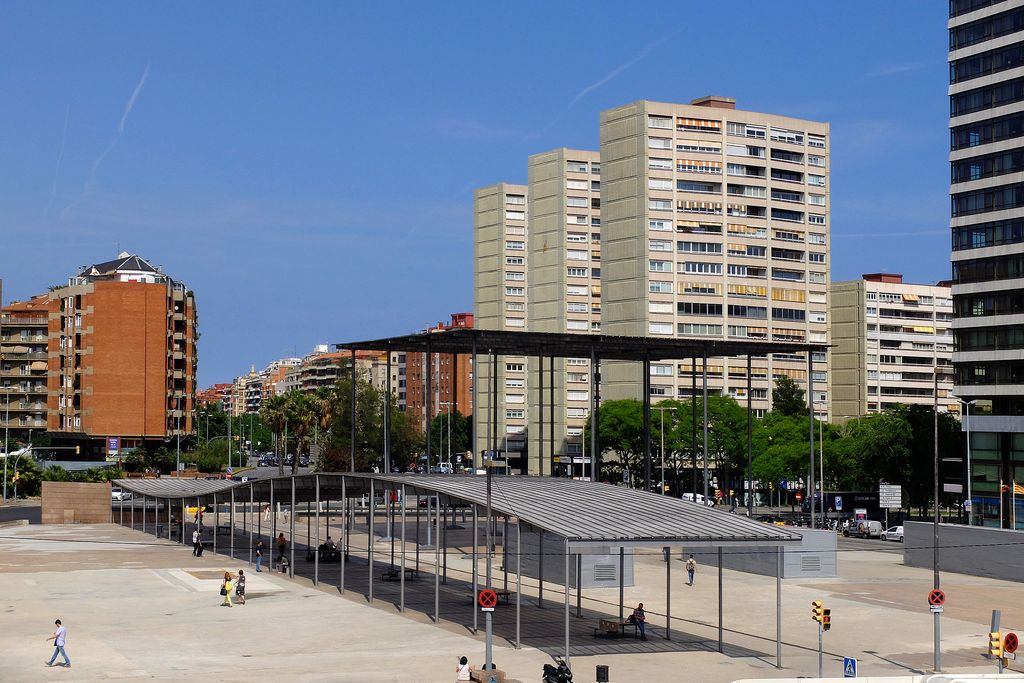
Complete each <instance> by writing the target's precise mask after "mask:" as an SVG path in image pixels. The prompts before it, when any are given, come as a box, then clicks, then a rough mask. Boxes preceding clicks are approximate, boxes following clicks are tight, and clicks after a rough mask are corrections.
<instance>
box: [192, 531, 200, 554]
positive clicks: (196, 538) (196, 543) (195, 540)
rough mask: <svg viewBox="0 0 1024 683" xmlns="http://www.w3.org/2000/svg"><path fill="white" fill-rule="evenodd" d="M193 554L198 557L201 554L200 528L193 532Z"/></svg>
mask: <svg viewBox="0 0 1024 683" xmlns="http://www.w3.org/2000/svg"><path fill="white" fill-rule="evenodd" d="M192 554H193V555H198V554H199V528H198V527H196V530H195V531H193V532H192Z"/></svg>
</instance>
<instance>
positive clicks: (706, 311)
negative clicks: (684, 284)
mask: <svg viewBox="0 0 1024 683" xmlns="http://www.w3.org/2000/svg"><path fill="white" fill-rule="evenodd" d="M676 309H677V310H678V311H679V315H714V316H720V315H722V304H707V303H700V302H694V301H680V302H678V303H677V304H676Z"/></svg>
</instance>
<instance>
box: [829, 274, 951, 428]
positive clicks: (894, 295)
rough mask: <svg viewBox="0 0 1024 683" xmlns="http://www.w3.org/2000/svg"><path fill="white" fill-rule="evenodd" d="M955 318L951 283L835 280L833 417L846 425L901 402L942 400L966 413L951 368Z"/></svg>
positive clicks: (877, 277)
mask: <svg viewBox="0 0 1024 683" xmlns="http://www.w3.org/2000/svg"><path fill="white" fill-rule="evenodd" d="M952 318H953V300H952V298H951V296H950V287H949V283H948V282H946V283H939V284H937V285H918V284H910V283H905V282H903V276H902V275H898V274H894V273H893V274H890V273H875V274H870V275H865V276H864V277H863V278H862V279H860V280H849V281H846V282H833V283H832V287H831V292H830V294H829V327H830V328H831V339H832V344H833V348H832V351H831V358H830V362H829V395H830V396H831V399H832V417H833V419H834V420H836V421H837V422H845V421H846V420H848V419H850V418H855V417H861V416H863V415H867V414H869V413H878V412H881V411H883V410H885V409H886V408H889V407H892V406H894V405H896V404H898V403H902V404H907V405H911V404H920V405H926V406H928V407H931V406H933V405H935V404H936V397H937V398H938V401H937V405H938V406H939V409H940V410H942V411H944V412H946V411H948V412H952V413H959V410H960V406H959V403H958V402H957V400H956V399H955V398H954V397H953V396H952V393H951V390H952V388H953V376H952V374H951V373H950V371H949V368H950V363H951V362H952V358H953V337H952V330H951V329H950V326H951V324H952V323H951V320H952ZM936 380H937V382H938V384H937V386H936ZM936 389H937V390H938V393H937V394H936Z"/></svg>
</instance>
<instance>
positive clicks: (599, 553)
mask: <svg viewBox="0 0 1024 683" xmlns="http://www.w3.org/2000/svg"><path fill="white" fill-rule="evenodd" d="M508 535H509V538H508V558H507V562H508V570H509V572H514V571H515V568H516V533H515V531H514V530H512V529H510V530H509V534H508ZM541 558H543V563H544V577H543V578H544V581H545V582H547V581H550V582H551V583H557V584H560V585H565V539H564V538H562V537H561V536H554V535H552V534H543V541H542V540H541V534H540V533H539V532H527V531H525V530H524V531H523V550H522V558H521V561H522V567H523V576H529V577H530V578H533V579H540V578H541V577H540V567H541ZM577 562H579V564H577ZM577 569H579V570H580V571H581V574H580V581H579V583H580V585H581V586H582V587H583V588H615V587H617V586H618V585H619V548H618V547H617V546H610V547H596V548H592V549H588V550H587V552H586V553H585V554H582V555H581V556H580V558H579V559H577V557H576V555H575V554H570V557H569V586H570V587H573V588H575V587H576V584H577V581H576V572H577ZM622 578H623V585H625V586H632V585H633V549H632V548H624V549H623V553H622Z"/></svg>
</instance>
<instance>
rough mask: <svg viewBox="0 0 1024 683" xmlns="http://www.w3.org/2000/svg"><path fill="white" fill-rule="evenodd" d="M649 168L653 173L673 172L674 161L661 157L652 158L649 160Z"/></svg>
mask: <svg viewBox="0 0 1024 683" xmlns="http://www.w3.org/2000/svg"><path fill="white" fill-rule="evenodd" d="M647 168H649V169H651V170H652V171H671V170H672V160H671V159H664V158H661V157H651V158H650V159H648V160H647Z"/></svg>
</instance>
